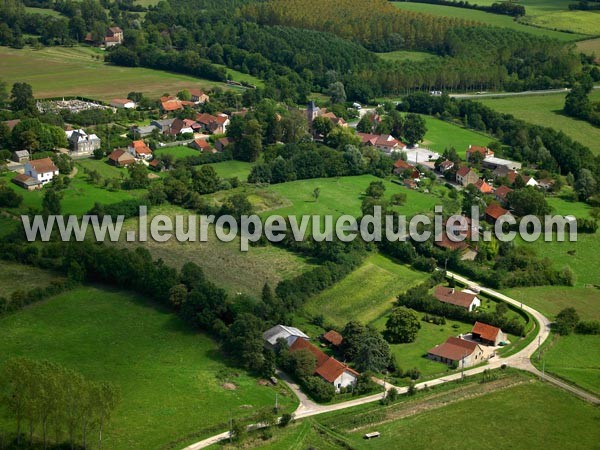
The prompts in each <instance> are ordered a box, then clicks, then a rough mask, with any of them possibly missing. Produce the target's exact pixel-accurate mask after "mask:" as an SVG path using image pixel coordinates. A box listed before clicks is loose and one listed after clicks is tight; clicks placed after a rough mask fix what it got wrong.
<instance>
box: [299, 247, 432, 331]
mask: <svg viewBox="0 0 600 450" xmlns="http://www.w3.org/2000/svg"><path fill="white" fill-rule="evenodd" d="M425 278H427V274H426V273H424V272H417V271H415V270H412V269H411V268H410V267H408V266H406V265H404V264H399V263H397V262H395V261H393V260H391V259H389V258H387V257H385V256H383V255H380V254H375V255H372V256H370V257H369V258H368V259H367V260H366V261H365V262H364V263H363V265H362V266H360V267H359V268H358V269H356V270H355V271H354V272H352V273H351V274H350V275H348V276H347V277H346V278H344V279H343V280H342V281H340V282H339V283H337V284H336V285H334V286H333V287H331V288H329V289H327V290H325V291H323V292H321V293H320V294H318V295H317V296H315V297H313V298H311V299H310V300H309V301H308V303H306V305H305V307H304V310H305V311H306V312H307V313H309V314H311V315H313V316H316V315H319V314H322V315H323V316H324V317H325V321H326V322H327V323H331V324H333V325H336V326H337V327H340V328H341V327H343V326H344V325H345V324H346V323H347V322H349V321H350V320H358V321H360V322H362V323H365V324H366V323H369V322H371V321H373V320H375V319H377V318H379V317H380V316H382V315H384V314H385V313H386V312H388V311H389V310H390V308H391V307H392V303H393V301H394V300H395V298H396V296H397V295H398V294H400V293H402V292H404V291H406V290H407V289H408V288H410V287H412V286H415V285H417V284H419V283H420V282H422V281H424V280H425Z"/></svg>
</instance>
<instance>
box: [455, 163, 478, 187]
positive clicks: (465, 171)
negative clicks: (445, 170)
mask: <svg viewBox="0 0 600 450" xmlns="http://www.w3.org/2000/svg"><path fill="white" fill-rule="evenodd" d="M477 181H479V175H477V172H475V171H474V170H473V169H471V168H470V167H461V168H460V169H458V170H457V171H456V182H457V183H458V184H460V185H461V186H464V187H467V186H468V185H469V184H475V183H477Z"/></svg>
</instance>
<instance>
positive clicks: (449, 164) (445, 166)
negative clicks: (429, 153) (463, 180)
mask: <svg viewBox="0 0 600 450" xmlns="http://www.w3.org/2000/svg"><path fill="white" fill-rule="evenodd" d="M453 167H454V161H450V160H449V159H447V160H445V161H442V162H441V163H440V165H439V170H440V172H442V173H444V172H447V171H448V170H450V169H452V168H453Z"/></svg>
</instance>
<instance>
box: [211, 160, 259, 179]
mask: <svg viewBox="0 0 600 450" xmlns="http://www.w3.org/2000/svg"><path fill="white" fill-rule="evenodd" d="M210 165H211V166H212V167H214V169H215V171H216V172H217V174H218V175H219V176H220V177H221V178H234V177H237V178H238V179H239V180H240V181H246V180H248V175H250V171H251V170H252V166H253V165H254V164H252V163H248V162H244V161H234V160H231V161H223V162H220V163H215V164H210Z"/></svg>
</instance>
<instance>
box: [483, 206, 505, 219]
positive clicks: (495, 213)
mask: <svg viewBox="0 0 600 450" xmlns="http://www.w3.org/2000/svg"><path fill="white" fill-rule="evenodd" d="M485 214H486V215H487V216H490V217H491V218H492V219H495V220H498V219H499V218H500V217H502V216H503V215H505V214H510V213H509V212H508V210H507V209H504V208H503V207H502V206H500V205H498V204H497V203H491V204H489V205H488V207H487V208H485Z"/></svg>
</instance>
